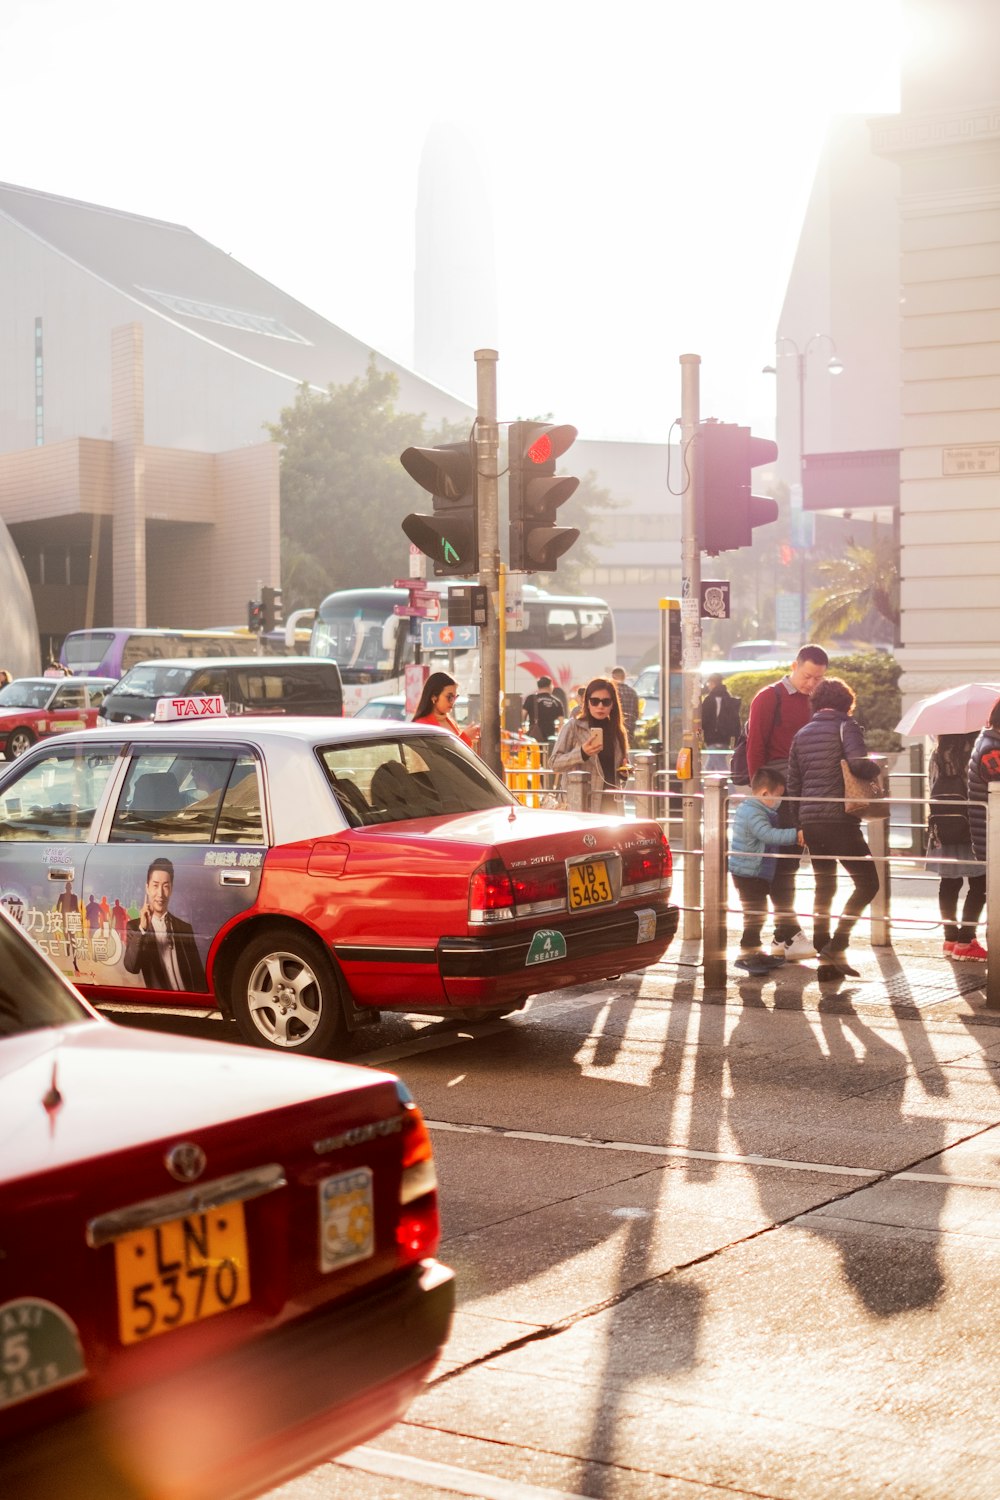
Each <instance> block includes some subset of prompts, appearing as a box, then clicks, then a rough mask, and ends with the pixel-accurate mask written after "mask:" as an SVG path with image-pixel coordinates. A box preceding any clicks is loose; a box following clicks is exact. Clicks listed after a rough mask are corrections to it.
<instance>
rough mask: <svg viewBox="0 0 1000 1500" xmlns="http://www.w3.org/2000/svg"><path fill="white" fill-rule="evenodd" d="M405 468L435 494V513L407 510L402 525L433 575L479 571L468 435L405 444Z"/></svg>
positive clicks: (454, 575)
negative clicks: (430, 444)
mask: <svg viewBox="0 0 1000 1500" xmlns="http://www.w3.org/2000/svg"><path fill="white" fill-rule="evenodd" d="M399 461H400V463H401V464H402V465H403V468H404V469H405V470H406V472H407V474H409V475H410V477H411V478H413V479H415V480H416V481H417V483H418V484H419V485H422V486H423V488H424V489H425V490H429V491H430V493H431V495H432V496H433V498H434V513H433V515H425V514H419V515H412V514H411V515H408V516H406V517H404V519H403V531H404V532H405V533H406V535H407V536H408V537H409V539H410V541H411V542H413V543H414V545H415V546H417V547H419V548H420V550H421V552H423V553H425V554H426V555H427V556H428V557H429V558H430V559H431V561H432V562H433V564H434V577H435V578H468V577H470V576H471V575H472V574H474V573H478V571H479V511H478V495H477V492H476V450H475V448H474V446H473V444H472V441H471V439H470V440H469V441H467V442H464V443H442V444H441V446H440V447H438V448H407V449H405V451H404V452H403V453H401V454H400V455H399Z"/></svg>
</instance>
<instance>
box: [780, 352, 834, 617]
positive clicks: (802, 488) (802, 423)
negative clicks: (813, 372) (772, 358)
mask: <svg viewBox="0 0 1000 1500" xmlns="http://www.w3.org/2000/svg"><path fill="white" fill-rule="evenodd" d="M823 343H825V344H827V345H828V346H829V349H830V358H829V359H828V360H827V362H826V372H827V374H828V375H840V374H842V373H843V369H844V366H843V363H842V361H841V359H840V356H839V355H838V354H837V345H836V344H835V343H834V341H833V336H832V335H831V334H829V333H814V334H812V336H811V337H810V338H808V339H807V340H806V342H805V344H804V346H803V347H802V348H801V349H800V348H799V346H798V344H797V343H796V342H795V340H794V339H792V338H788V337H787V335H785V334H781V335H780V336H779V338H778V342H777V346H776V347H777V352H778V355H779V357H780V356H781V355H782V354H784V353H787V354H794V356H795V369H796V375H797V377H798V387H799V507H800V509H801V507H802V506H803V504H804V502H805V493H806V474H805V469H806V361H807V360H808V358H809V351H810V350H811V349H812V348H813V346H814V345H820V344H823ZM783 346H784V347H783ZM761 373H762V374H764V375H777V373H778V370H777V366H776V365H765V366H764V368H763V370H762V371H761ZM793 508H794V507H793ZM800 524H801V523H800ZM799 540H800V541H802V540H804V533H801V532H800V537H799ZM799 620H800V632H801V634H802V635H803V636H804V635H805V628H806V557H805V547H804V546H800V547H799Z"/></svg>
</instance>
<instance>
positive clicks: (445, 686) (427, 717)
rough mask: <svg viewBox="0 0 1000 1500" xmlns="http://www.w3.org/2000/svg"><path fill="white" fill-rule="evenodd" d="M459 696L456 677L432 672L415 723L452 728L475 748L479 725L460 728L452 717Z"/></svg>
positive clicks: (418, 705) (425, 686) (414, 717)
mask: <svg viewBox="0 0 1000 1500" xmlns="http://www.w3.org/2000/svg"><path fill="white" fill-rule="evenodd" d="M457 697H458V683H457V682H456V681H455V679H454V677H449V676H448V673H447V672H432V673H431V675H430V676H429V677H428V679H427V681H426V682H425V683H424V690H423V692H422V693H421V694H420V702H419V703H418V704H417V711H416V713H415V714H414V715H413V723H414V724H433V725H434V726H435V728H437V729H450V730H451V731H452V733H453V734H457V735H458V737H459V739H460V740H464V741H465V743H466V744H467V745H468V746H469V747H470V749H472V750H475V749H476V748H477V746H478V744H479V725H478V724H467V725H466V726H465V728H464V729H459V727H458V725H457V724H456V723H455V720H454V719H453V718H452V709H453V708H454V707H455V699H456V698H457Z"/></svg>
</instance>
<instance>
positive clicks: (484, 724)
mask: <svg viewBox="0 0 1000 1500" xmlns="http://www.w3.org/2000/svg"><path fill="white" fill-rule="evenodd" d="M498 358H499V355H498V354H497V351H496V350H495V349H477V350H476V352H475V360H476V496H477V501H476V503H477V507H478V511H479V582H480V584H482V585H483V587H485V589H486V624H485V625H484V626H481V627H480V631H479V666H480V673H481V692H480V704H481V715H480V724H481V738H480V741H479V753H480V755H481V756H482V758H483V760H484V761H485V762H486V764H487V765H488V766H489V768H490V770H491V771H495V772H496V774H497V775H498V776H502V775H503V762H502V760H501V757H500V608H501V604H500V502H499V493H498V482H497V481H498V468H499V465H498V462H497V454H498V450H499V446H500V434H499V429H498V427H497V359H498Z"/></svg>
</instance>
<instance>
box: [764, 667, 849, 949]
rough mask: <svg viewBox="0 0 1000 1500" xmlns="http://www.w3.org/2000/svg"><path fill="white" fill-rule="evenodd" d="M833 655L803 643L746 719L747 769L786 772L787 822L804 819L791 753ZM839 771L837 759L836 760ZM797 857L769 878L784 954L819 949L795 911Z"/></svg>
mask: <svg viewBox="0 0 1000 1500" xmlns="http://www.w3.org/2000/svg"><path fill="white" fill-rule="evenodd" d="M829 664H830V658H829V657H828V656H827V654H826V652H825V651H824V650H823V648H822V646H803V647H802V649H801V650H800V651H799V654H798V655H797V656H796V658H795V660H794V662H793V663H792V665H791V668H790V669H789V672H788V675H787V676H786V677H783V678H782V679H781V681H780V682H777V683H775V684H774V685H773V686H771V687H766V688H761V690H760V692H759V693H757V694H756V695H755V697H754V699H753V702H752V703H751V704H750V715H749V718H748V719H747V770H748V771H749V773H750V780H751V782H752V781H753V778H754V776H755V775H756V774H757V772H758V771H759V770H760V768H761V766H767V767H768V768H769V769H771V770H778V771H780V772H781V773H782V775H783V776H784V777H785V781H786V786H787V791H786V799H785V802H784V803H783V805H782V809H781V823H782V826H783V827H793V826H795V824H796V823H797V822H799V821H800V819H799V817H798V808H797V807H796V806H795V805H794V803H790V802H789V801H788V798H789V797H791V796H792V795H793V793H792V789H791V785H790V784H789V783H788V757H789V753H790V751H791V747H792V740H793V739H794V738H795V736H796V734H797V733H798V732H799V730H800V729H802V728H803V726H804V725H806V724H808V723H809V720H810V718H811V717H812V695H813V693H814V692H815V691H816V689H817V687H818V686H819V684H820V683H821V682H822V681H823V674H824V673H825V672H826V669H827V667H828V666H829ZM838 770H839V762H838ZM795 864H796V862H795V860H793V859H785V860H779V861H778V869H777V871H776V872H775V876H774V880H773V881H772V883H771V900H772V902H773V904H774V911H775V928H774V942H773V944H772V947H771V952H772V953H773V954H775V955H776V956H777V957H782V956H784V957H785V958H786V959H792V960H794V959H801V958H815V957H816V950H815V949H814V947H813V945H812V944H811V943H810V941H809V939H808V938H807V937H806V935H805V933H804V932H803V931H802V928H801V927H800V926H799V919H798V917H797V916H796V915H795Z"/></svg>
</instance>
